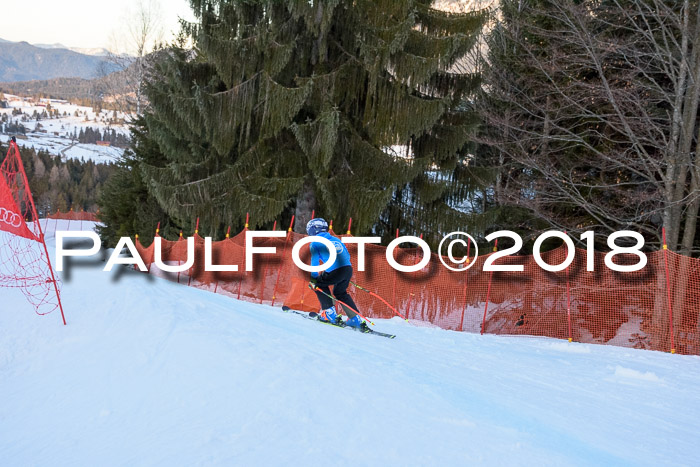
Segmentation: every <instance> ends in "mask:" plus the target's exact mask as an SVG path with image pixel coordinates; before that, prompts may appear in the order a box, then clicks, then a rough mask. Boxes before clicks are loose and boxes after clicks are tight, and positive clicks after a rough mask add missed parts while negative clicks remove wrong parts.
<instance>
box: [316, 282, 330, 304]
mask: <svg viewBox="0 0 700 467" xmlns="http://www.w3.org/2000/svg"><path fill="white" fill-rule="evenodd" d="M316 287H318V288H319V289H320V290H322V291H323V292H325V293H326V294H328V295H330V294H331V291H330V289H329V288H328V286H327V285H318V284H317V285H316ZM314 292H315V293H316V297H318V301H319V302H320V303H321V310H327V309H328V308H330V307H332V306H333V300H332V299H331V298H330V297H329V296H328V295H326V294H323V293H321V292H320V291H318V290H314Z"/></svg>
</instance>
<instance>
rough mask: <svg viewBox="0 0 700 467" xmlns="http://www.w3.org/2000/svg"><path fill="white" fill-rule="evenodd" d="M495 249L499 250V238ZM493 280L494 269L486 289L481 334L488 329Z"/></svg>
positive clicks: (494, 246)
mask: <svg viewBox="0 0 700 467" xmlns="http://www.w3.org/2000/svg"><path fill="white" fill-rule="evenodd" d="M493 251H494V252H496V251H498V239H496V243H495V244H494V245H493ZM492 281H493V271H491V272H490V273H489V287H488V289H486V306H485V307H484V319H483V320H482V321H481V334H482V335H483V334H484V332H485V330H486V312H487V311H488V309H489V297H491V282H492Z"/></svg>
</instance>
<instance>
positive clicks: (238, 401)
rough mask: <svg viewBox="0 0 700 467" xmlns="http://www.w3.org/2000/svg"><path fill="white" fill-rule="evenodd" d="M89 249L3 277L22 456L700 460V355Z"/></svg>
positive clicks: (198, 460) (239, 460) (1, 330)
mask: <svg viewBox="0 0 700 467" xmlns="http://www.w3.org/2000/svg"><path fill="white" fill-rule="evenodd" d="M103 266H104V263H103V262H102V261H101V260H100V259H99V258H95V259H92V260H88V261H83V262H81V263H80V264H78V265H77V266H74V267H72V268H71V269H70V270H69V271H68V272H69V274H66V273H64V274H63V300H64V306H65V310H66V317H67V320H68V326H65V327H64V326H63V325H61V321H60V315H59V314H58V313H57V312H54V313H53V314H51V315H48V316H44V317H40V316H37V315H35V314H34V313H33V312H32V310H31V309H30V308H29V307H28V306H27V305H26V304H25V302H24V299H23V297H22V296H21V295H20V294H19V293H18V292H17V291H16V290H13V289H0V298H1V300H0V304H1V305H0V459H2V461H1V463H2V465H13V466H16V465H54V466H55V465H100V466H104V465H167V466H171V465H241V466H250V465H303V466H308V465H319V466H325V465H400V466H404V465H532V466H542V465H649V466H658V465H674V466H678V465H688V466H692V465H695V466H697V465H700V450H698V449H697V439H698V434H700V391H699V389H698V388H700V358H699V357H694V356H680V355H669V354H663V353H658V352H650V351H640V350H631V349H624V348H618V347H612V346H595V345H583V344H576V343H573V344H569V343H567V342H565V341H557V340H548V339H539V338H538V339H534V338H532V339H529V338H508V337H497V336H489V335H486V336H480V335H478V334H469V333H458V332H452V331H444V330H441V329H435V328H423V327H414V326H411V325H409V324H406V323H404V322H402V321H401V320H377V323H376V324H377V326H376V328H377V329H379V330H383V331H387V332H392V333H395V334H397V336H398V337H397V338H396V339H394V340H389V339H383V338H379V337H374V336H370V335H363V334H359V333H355V332H351V331H348V330H343V329H339V328H334V327H331V326H327V325H323V324H320V323H315V322H312V321H309V320H304V319H301V318H299V317H297V316H294V315H292V314H286V313H283V312H282V311H280V310H279V309H277V308H272V307H269V306H261V305H255V304H250V303H246V302H240V301H236V300H233V299H230V298H227V297H224V296H221V295H215V294H212V293H209V292H205V291H201V290H197V289H194V288H188V287H186V286H184V285H177V284H174V283H169V282H167V281H164V280H161V279H157V278H153V277H151V276H147V275H144V274H140V273H135V272H122V273H121V274H112V273H106V272H102V267H103Z"/></svg>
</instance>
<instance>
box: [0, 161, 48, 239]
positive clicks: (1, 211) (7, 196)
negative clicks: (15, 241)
mask: <svg viewBox="0 0 700 467" xmlns="http://www.w3.org/2000/svg"><path fill="white" fill-rule="evenodd" d="M14 154H16V152H14V151H10V156H9V157H14ZM5 162H8V161H5ZM4 165H5V164H3V166H4ZM20 212H21V211H20V209H19V207H18V206H17V203H16V202H15V200H14V196H13V194H12V190H10V187H9V186H8V185H7V182H6V181H5V177H0V230H4V231H5V232H9V233H11V234H14V235H19V236H20V237H24V238H28V239H31V240H36V241H40V240H39V238H37V236H36V235H35V234H34V233H33V232H32V231H31V230H29V228H28V227H27V223H26V222H25V221H24V218H23V217H22V215H21V214H20Z"/></svg>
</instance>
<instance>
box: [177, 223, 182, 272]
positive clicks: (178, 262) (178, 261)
mask: <svg viewBox="0 0 700 467" xmlns="http://www.w3.org/2000/svg"><path fill="white" fill-rule="evenodd" d="M180 240H182V230H181V231H180V238H178V239H177V241H178V242H179V241H180ZM180 263H181V261H180V260H179V259H178V260H177V265H178V266H179V265H180ZM177 283H178V284H179V283H180V271H178V272H177Z"/></svg>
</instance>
